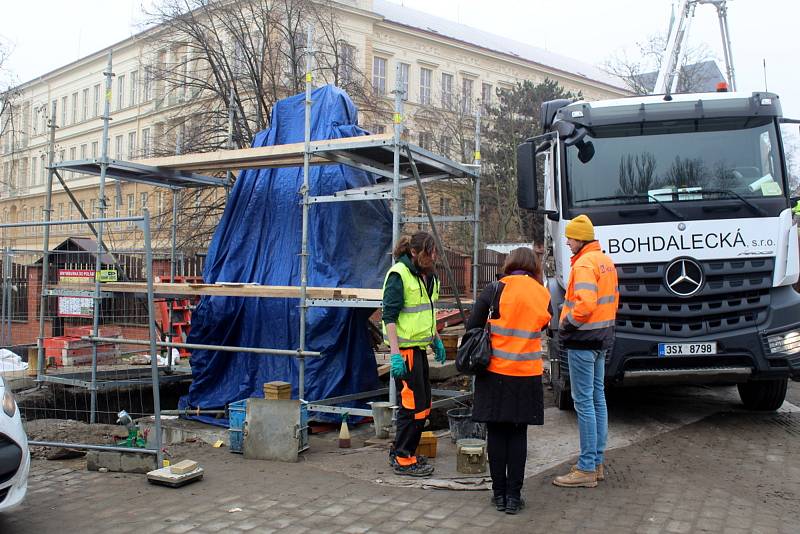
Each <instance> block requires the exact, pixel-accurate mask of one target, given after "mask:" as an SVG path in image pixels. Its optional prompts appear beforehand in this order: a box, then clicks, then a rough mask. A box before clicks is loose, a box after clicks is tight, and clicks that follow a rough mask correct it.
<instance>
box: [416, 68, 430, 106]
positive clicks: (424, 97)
mask: <svg viewBox="0 0 800 534" xmlns="http://www.w3.org/2000/svg"><path fill="white" fill-rule="evenodd" d="M431 78H433V71H432V70H431V69H426V68H421V69H419V103H420V104H423V105H425V106H429V105H430V104H431Z"/></svg>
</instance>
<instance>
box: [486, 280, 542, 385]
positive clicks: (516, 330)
mask: <svg viewBox="0 0 800 534" xmlns="http://www.w3.org/2000/svg"><path fill="white" fill-rule="evenodd" d="M501 283H502V284H503V285H504V286H505V287H504V288H503V292H502V293H501V294H500V303H499V308H500V310H499V312H500V317H499V318H498V319H491V318H489V324H490V327H489V331H490V334H491V340H492V357H491V358H490V359H489V367H488V368H487V370H488V371H491V372H492V373H497V374H500V375H508V376H540V375H541V374H542V328H543V327H544V326H545V325H547V323H548V322H549V321H550V312H549V311H548V310H549V308H550V293H549V292H548V291H547V289H545V288H544V286H542V284H540V283H539V282H537V281H536V280H534V279H533V278H531V277H530V276H527V275H524V274H521V275H517V274H515V275H510V276H506V277H504V278H503V279H502V280H501Z"/></svg>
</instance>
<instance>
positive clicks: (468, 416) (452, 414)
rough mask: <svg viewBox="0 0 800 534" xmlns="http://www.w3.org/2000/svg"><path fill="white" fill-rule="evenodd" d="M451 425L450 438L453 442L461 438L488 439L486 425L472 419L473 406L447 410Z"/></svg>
mask: <svg viewBox="0 0 800 534" xmlns="http://www.w3.org/2000/svg"><path fill="white" fill-rule="evenodd" d="M447 422H448V424H449V425H450V439H451V440H452V442H453V443H456V442H458V440H460V439H468V438H477V439H486V425H484V424H483V423H476V422H474V421H473V420H472V408H452V409H450V410H447Z"/></svg>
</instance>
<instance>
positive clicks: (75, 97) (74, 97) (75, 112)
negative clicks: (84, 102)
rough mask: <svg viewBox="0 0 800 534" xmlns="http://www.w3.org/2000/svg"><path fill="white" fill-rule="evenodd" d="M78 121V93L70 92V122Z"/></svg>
mask: <svg viewBox="0 0 800 534" xmlns="http://www.w3.org/2000/svg"><path fill="white" fill-rule="evenodd" d="M77 122H78V93H72V124H76V123H77Z"/></svg>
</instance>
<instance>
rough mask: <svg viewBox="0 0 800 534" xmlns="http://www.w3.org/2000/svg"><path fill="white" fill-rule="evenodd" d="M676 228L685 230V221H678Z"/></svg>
mask: <svg viewBox="0 0 800 534" xmlns="http://www.w3.org/2000/svg"><path fill="white" fill-rule="evenodd" d="M678 230H679V231H681V232H683V231H684V230H686V223H678Z"/></svg>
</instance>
